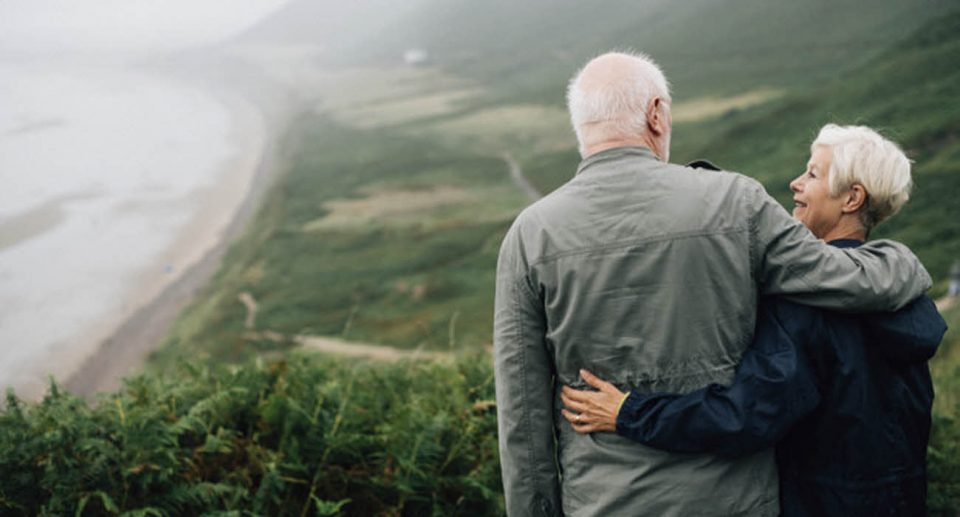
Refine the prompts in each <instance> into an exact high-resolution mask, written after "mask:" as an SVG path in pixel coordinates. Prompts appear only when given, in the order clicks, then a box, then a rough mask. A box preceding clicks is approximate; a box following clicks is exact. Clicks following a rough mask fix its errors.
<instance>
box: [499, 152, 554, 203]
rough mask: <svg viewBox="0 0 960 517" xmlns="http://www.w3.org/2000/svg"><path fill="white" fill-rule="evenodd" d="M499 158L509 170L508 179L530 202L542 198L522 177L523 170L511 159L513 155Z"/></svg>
mask: <svg viewBox="0 0 960 517" xmlns="http://www.w3.org/2000/svg"><path fill="white" fill-rule="evenodd" d="M500 158H503V161H505V162H507V167H509V168H510V179H512V180H513V183H514V184H516V185H517V188H519V189H520V190H522V191H523V192H524V193H525V194H526V195H527V197H529V198H530V201H536V200H538V199H540V198H541V197H543V194H541V193H540V191H539V190H537V188H536V187H534V186H533V184H532V183H530V180H528V179H527V177H526V176H524V175H523V169H521V168H520V164H519V163H517V160H515V159H514V158H513V155H511V154H510V153H503V154H501V155H500Z"/></svg>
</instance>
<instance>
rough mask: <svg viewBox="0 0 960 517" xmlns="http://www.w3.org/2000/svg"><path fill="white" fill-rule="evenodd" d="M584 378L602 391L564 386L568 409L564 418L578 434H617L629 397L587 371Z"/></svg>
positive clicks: (564, 412)
mask: <svg viewBox="0 0 960 517" xmlns="http://www.w3.org/2000/svg"><path fill="white" fill-rule="evenodd" d="M580 377H581V378H582V379H583V380H584V381H585V382H586V383H587V384H589V385H590V386H592V387H594V388H596V389H597V390H599V391H581V390H575V389H573V388H571V387H570V386H564V387H563V388H562V389H561V393H560V399H561V400H563V405H564V409H563V410H562V412H563V417H564V418H566V419H567V421H569V422H570V424H571V425H572V426H573V430H574V431H576V432H578V433H583V434H586V433H595V432H601V431H607V432H616V430H617V413H618V412H619V411H620V405H621V404H622V403H623V400H624V399H625V398H626V397H627V394H626V393H624V392H622V391H620V390H618V389H617V387H616V386H614V385H613V384H610V383H609V382H607V381H604V380H603V379H600V378H599V377H597V376H596V375H594V374H592V373H590V372H588V371H586V370H580Z"/></svg>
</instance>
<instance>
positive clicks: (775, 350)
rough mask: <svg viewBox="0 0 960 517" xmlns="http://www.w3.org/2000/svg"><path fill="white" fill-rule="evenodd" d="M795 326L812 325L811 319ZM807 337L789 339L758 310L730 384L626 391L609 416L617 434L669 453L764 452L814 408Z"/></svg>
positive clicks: (816, 397)
mask: <svg viewBox="0 0 960 517" xmlns="http://www.w3.org/2000/svg"><path fill="white" fill-rule="evenodd" d="M806 314H807V315H809V314H811V313H806ZM799 316H804V315H799ZM804 317H806V316H804ZM803 327H805V328H807V329H812V328H815V327H816V321H814V320H813V319H812V318H811V321H810V325H803ZM809 339H810V337H809V336H807V335H797V334H796V333H793V334H791V333H790V332H788V331H787V330H786V329H785V328H784V326H783V325H782V324H781V323H780V320H779V316H778V314H777V313H776V311H774V310H767V308H765V307H761V309H760V311H759V314H758V315H757V330H756V335H755V336H754V341H753V344H752V345H751V346H750V348H748V349H747V352H746V353H745V354H744V356H743V358H742V360H741V362H740V366H739V367H738V368H737V373H736V375H735V377H734V380H733V382H732V383H731V384H730V386H721V385H719V384H711V385H709V386H707V387H705V388H701V389H699V390H697V391H694V392H691V393H688V394H685V395H676V394H664V393H654V394H649V395H641V394H639V393H637V392H635V391H634V392H631V393H630V395H629V397H627V399H626V401H625V402H624V403H623V405H622V406H621V408H620V412H619V414H618V415H617V433H618V434H620V435H622V436H625V437H627V438H630V439H632V440H635V441H638V442H640V443H643V444H646V445H650V446H652V447H656V448H658V449H664V450H668V451H672V452H687V453H693V452H712V453H716V454H723V455H727V456H740V455H744V454H750V453H753V452H757V451H761V450H763V449H766V448H769V447H771V446H773V445H774V444H775V443H776V442H777V441H779V440H780V439H781V438H783V436H784V435H785V434H786V433H787V431H788V430H789V429H790V427H791V426H792V425H793V424H795V423H796V422H797V421H799V420H800V419H801V418H802V417H803V416H804V415H806V414H808V413H809V412H810V411H812V410H813V409H814V408H815V407H816V406H817V404H819V403H820V393H819V390H818V388H817V381H816V373H815V371H814V369H813V366H812V364H810V361H809V360H808V358H807V357H806V354H805V353H804V350H803V344H804V342H806V341H807V340H809Z"/></svg>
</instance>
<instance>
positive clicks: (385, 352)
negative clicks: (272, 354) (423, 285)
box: [293, 336, 449, 361]
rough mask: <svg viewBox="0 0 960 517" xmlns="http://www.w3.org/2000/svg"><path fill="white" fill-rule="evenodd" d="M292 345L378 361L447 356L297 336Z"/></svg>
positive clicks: (434, 352) (333, 339)
mask: <svg viewBox="0 0 960 517" xmlns="http://www.w3.org/2000/svg"><path fill="white" fill-rule="evenodd" d="M293 342H294V343H297V344H299V345H300V346H302V347H304V348H308V349H310V350H316V351H318V352H324V353H327V354H336V355H342V356H347V357H364V358H367V359H375V360H378V361H397V360H399V359H438V358H441V357H446V356H448V355H449V354H447V353H445V352H436V351H425V350H402V349H399V348H394V347H392V346H383V345H373V344H370V343H360V342H357V341H347V340H344V339H337V338H332V337H324V336H297V337H295V338H294V339H293Z"/></svg>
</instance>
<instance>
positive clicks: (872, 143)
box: [810, 124, 913, 231]
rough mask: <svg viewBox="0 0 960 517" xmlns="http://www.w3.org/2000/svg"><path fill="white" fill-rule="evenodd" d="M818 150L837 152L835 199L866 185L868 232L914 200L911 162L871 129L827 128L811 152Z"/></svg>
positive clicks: (832, 176)
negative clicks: (825, 147) (855, 185)
mask: <svg viewBox="0 0 960 517" xmlns="http://www.w3.org/2000/svg"><path fill="white" fill-rule="evenodd" d="M817 146H828V147H830V149H831V151H832V152H833V159H832V160H831V162H830V179H829V188H830V195H831V196H837V195H839V194H840V193H842V192H844V191H846V190H849V189H850V187H852V186H853V185H854V184H860V185H862V186H863V189H864V190H865V191H866V192H867V201H866V202H865V203H864V207H863V208H861V209H860V214H861V215H860V218H861V221H862V222H863V225H864V227H865V228H866V230H867V231H869V230H870V229H872V228H873V227H874V226H876V225H877V224H878V223H880V222H881V221H883V220H884V219H887V218H888V217H890V216H892V215H894V214H896V213H897V212H898V211H899V210H900V208H901V207H902V206H903V205H904V203H906V202H907V200H908V199H910V189H911V188H912V186H913V181H912V180H911V178H910V160H909V159H908V158H907V156H906V155H905V154H903V151H902V150H900V147H899V146H897V144H895V143H893V142H891V141H890V140H887V139H886V138H883V137H882V136H880V135H879V134H878V133H877V132H876V131H874V130H872V129H870V128H869V127H866V126H838V125H836V124H827V125H825V126H823V128H822V129H820V134H818V135H817V138H816V140H814V141H813V144H811V145H810V150H811V152H812V151H813V150H814V148H816V147H817Z"/></svg>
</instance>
